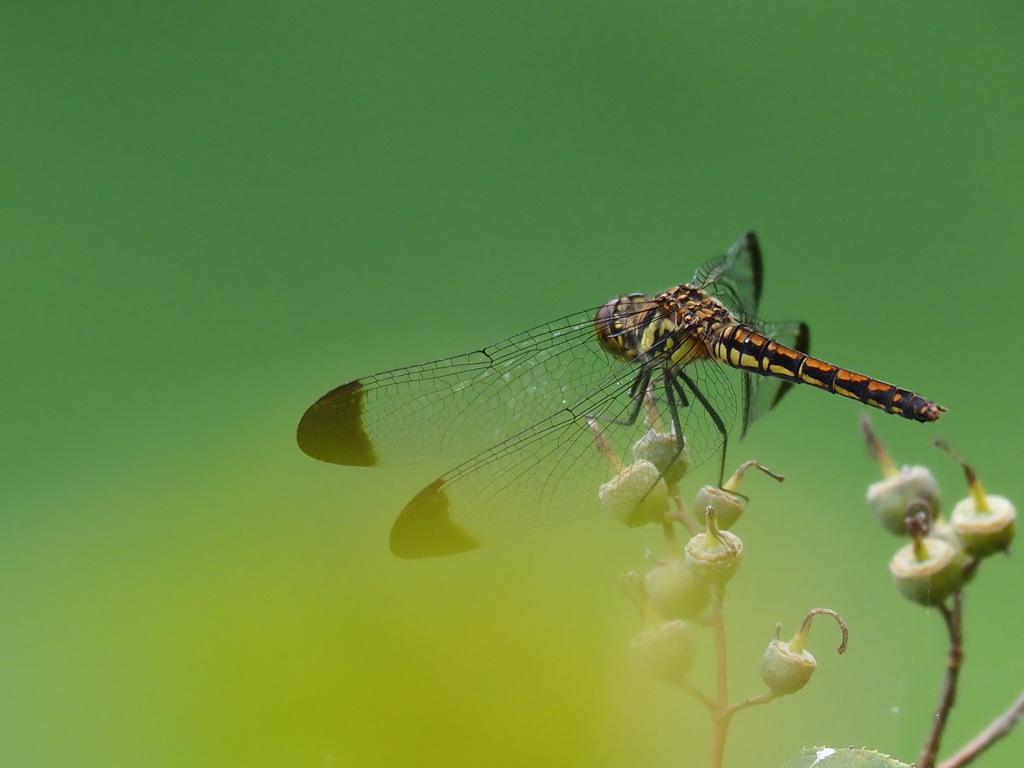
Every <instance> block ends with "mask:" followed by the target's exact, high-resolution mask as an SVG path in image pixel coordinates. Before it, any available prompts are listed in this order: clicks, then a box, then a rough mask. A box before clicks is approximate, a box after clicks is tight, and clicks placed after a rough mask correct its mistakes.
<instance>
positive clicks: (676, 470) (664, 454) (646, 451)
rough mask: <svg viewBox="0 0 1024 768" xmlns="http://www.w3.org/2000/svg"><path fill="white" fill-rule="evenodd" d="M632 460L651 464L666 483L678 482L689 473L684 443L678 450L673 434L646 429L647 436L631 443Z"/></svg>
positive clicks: (688, 461) (688, 462)
mask: <svg viewBox="0 0 1024 768" xmlns="http://www.w3.org/2000/svg"><path fill="white" fill-rule="evenodd" d="M633 458H634V459H635V460H636V461H649V462H651V464H653V465H654V466H656V467H657V468H658V469H659V470H660V471H661V474H662V477H664V478H665V482H668V483H674V482H678V481H679V480H681V479H682V478H683V475H685V474H686V473H687V472H689V471H690V457H689V454H688V453H687V451H686V443H685V441H684V443H683V446H682V449H680V445H679V441H678V440H676V436H675V433H674V432H661V431H659V430H657V429H653V428H652V429H648V430H647V434H645V435H644V436H643V437H641V438H640V439H639V440H637V441H636V442H635V443H633Z"/></svg>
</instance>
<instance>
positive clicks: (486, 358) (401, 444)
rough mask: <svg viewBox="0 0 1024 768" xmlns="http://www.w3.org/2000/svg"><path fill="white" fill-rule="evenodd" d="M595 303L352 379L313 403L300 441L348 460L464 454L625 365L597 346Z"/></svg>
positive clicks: (315, 452)
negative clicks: (475, 344)
mask: <svg viewBox="0 0 1024 768" xmlns="http://www.w3.org/2000/svg"><path fill="white" fill-rule="evenodd" d="M595 311H596V310H586V311H583V312H578V313H576V314H573V315H569V316H568V317H564V318H562V319H561V320H555V321H552V322H550V323H545V324H544V325H541V326H538V327H536V328H534V329H532V330H530V331H525V332H523V333H520V334H518V335H516V336H512V337H510V338H508V339H505V340H504V341H500V342H498V343H497V344H493V345H491V346H489V347H485V348H483V349H481V350H479V351H476V352H470V353H468V354H464V355H458V356H456V357H449V358H445V359H442V360H435V361H433V362H429V363H424V364H421V365H414V366H410V367H408V368H399V369H397V370H393V371H386V372H384V373H379V374H376V375H374V376H369V377H366V378H363V379H358V380H356V381H352V382H349V383H348V384H344V385H342V386H340V387H338V388H336V389H334V390H332V391H331V392H328V393H327V394H325V395H324V396H323V397H321V398H320V399H319V400H317V401H316V402H315V403H314V404H313V405H311V406H310V407H309V409H308V410H307V411H306V413H305V414H304V415H303V417H302V419H301V421H300V422H299V426H298V430H297V440H298V444H299V447H300V448H301V449H302V450H303V451H304V452H305V453H307V454H308V455H310V456H312V457H313V458H315V459H319V460H321V461H327V462H331V463H333V464H346V465H350V466H385V465H394V464H409V463H415V462H421V461H428V460H430V459H436V458H442V457H449V456H459V455H462V456H465V455H470V454H473V453H476V452H478V451H481V450H483V449H485V448H486V447H487V446H490V445H494V444H496V443H500V442H501V441H503V440H506V439H508V438H509V437H510V436H511V435H514V434H517V433H519V432H521V431H523V430H524V429H526V428H528V427H529V426H531V425H533V424H535V423H537V422H539V421H541V420H542V419H544V418H545V417H547V416H550V415H551V414H552V413H555V412H557V411H559V410H560V409H562V408H565V407H566V405H568V404H570V403H573V402H575V401H576V400H578V399H579V398H581V397H582V396H583V395H585V394H586V393H587V392H589V391H591V390H592V389H593V388H594V387H595V385H596V384H597V383H598V382H600V381H601V380H602V379H604V378H606V377H607V376H608V375H609V373H610V372H611V371H612V370H616V369H618V368H620V367H621V366H620V365H619V364H618V363H616V361H615V360H614V359H613V358H611V357H610V356H609V355H607V354H606V353H605V352H604V351H603V350H602V349H601V348H600V346H599V345H598V344H597V342H596V340H595V336H594V325H593V318H594V312H595Z"/></svg>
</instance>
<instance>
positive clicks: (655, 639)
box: [630, 620, 697, 684]
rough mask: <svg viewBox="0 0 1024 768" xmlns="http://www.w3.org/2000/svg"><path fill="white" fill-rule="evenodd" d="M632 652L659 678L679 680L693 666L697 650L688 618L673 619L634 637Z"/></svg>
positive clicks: (649, 671)
mask: <svg viewBox="0 0 1024 768" xmlns="http://www.w3.org/2000/svg"><path fill="white" fill-rule="evenodd" d="M630 646H631V647H632V649H633V656H634V657H635V658H636V660H637V661H638V662H639V663H640V664H641V665H642V666H643V667H644V668H645V669H646V670H647V672H648V673H649V674H650V675H651V676H652V677H655V678H657V679H658V680H662V681H664V682H666V683H674V684H679V683H681V682H683V681H684V680H685V679H686V674H687V673H688V672H689V671H690V669H691V668H692V667H693V662H694V660H695V659H696V657H697V650H696V647H695V645H694V642H693V635H692V634H691V633H690V628H689V627H688V626H687V625H686V623H685V622H683V621H679V620H674V621H669V622H666V623H664V624H662V625H661V626H660V627H658V628H657V629H648V630H645V631H644V632H641V633H640V634H639V635H637V636H636V637H634V638H633V640H632V642H631V643H630Z"/></svg>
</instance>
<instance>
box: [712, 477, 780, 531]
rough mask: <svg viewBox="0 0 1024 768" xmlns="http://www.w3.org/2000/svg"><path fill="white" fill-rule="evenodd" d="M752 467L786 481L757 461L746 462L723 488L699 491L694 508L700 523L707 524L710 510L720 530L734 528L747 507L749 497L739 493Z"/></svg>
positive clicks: (713, 487)
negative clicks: (716, 519)
mask: <svg viewBox="0 0 1024 768" xmlns="http://www.w3.org/2000/svg"><path fill="white" fill-rule="evenodd" d="M751 467H755V468H756V469H759V470H761V471H762V472H764V473H765V474H766V475H768V476H769V477H771V478H774V479H775V480H779V481H782V480H784V479H785V478H784V477H783V476H782V475H779V474H776V473H775V472H772V471H771V470H770V469H768V468H767V467H765V466H762V465H761V464H758V463H757V462H756V461H745V462H743V463H742V464H740V466H739V467H737V469H736V471H735V472H733V473H732V476H731V477H730V478H729V479H728V480H726V481H725V483H724V484H723V485H722V487H721V488H716V487H715V486H713V485H705V486H704V487H703V488H701V489H700V490H699V491H697V498H696V500H695V501H694V505H693V508H694V510H695V514H696V516H697V520H698V521H699V522H701V523H704V522H705V517H706V515H707V510H708V509H709V508H710V509H713V510H714V511H715V515H716V516H717V518H718V527H719V528H723V529H724V528H732V526H733V525H735V524H736V521H737V520H738V519H739V517H740V515H741V514H743V510H744V509H746V506H747V497H746V496H741V495H740V494H739V492H738V489H739V487H740V480H742V479H743V474H744V473H745V472H746V471H747V470H748V469H750V468H751Z"/></svg>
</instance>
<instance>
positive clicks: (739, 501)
mask: <svg viewBox="0 0 1024 768" xmlns="http://www.w3.org/2000/svg"><path fill="white" fill-rule="evenodd" d="M746 506H747V498H746V497H745V496H740V495H739V494H738V493H733V492H732V491H726V490H724V489H722V488H716V487H715V486H713V485H705V486H703V487H702V488H701V489H700V490H699V491H697V498H696V499H695V500H694V502H693V509H694V514H695V515H696V516H697V520H698V522H700V523H704V522H705V520H706V518H707V510H709V509H713V510H714V512H715V515H716V516H717V517H718V526H719V527H720V528H731V527H732V526H733V525H734V524H735V523H736V521H737V520H739V517H740V515H741V514H743V510H744V509H745V508H746Z"/></svg>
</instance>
